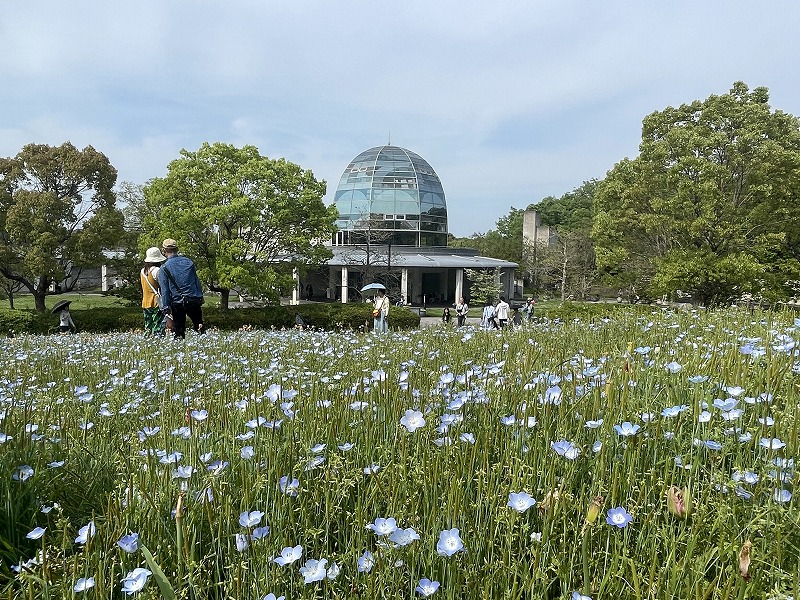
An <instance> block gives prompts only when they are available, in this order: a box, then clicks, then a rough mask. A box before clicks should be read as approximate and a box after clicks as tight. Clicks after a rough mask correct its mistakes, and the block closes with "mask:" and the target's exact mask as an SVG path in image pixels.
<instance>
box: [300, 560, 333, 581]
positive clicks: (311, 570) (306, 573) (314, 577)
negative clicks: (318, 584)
mask: <svg viewBox="0 0 800 600" xmlns="http://www.w3.org/2000/svg"><path fill="white" fill-rule="evenodd" d="M327 564H328V560H327V559H325V558H321V559H319V560H308V561H306V564H305V565H303V566H302V567H300V574H301V575H302V576H303V582H304V583H306V584H309V583H314V582H315V581H322V580H323V579H325V575H327V573H328V572H327V570H326V569H325V566H326V565H327Z"/></svg>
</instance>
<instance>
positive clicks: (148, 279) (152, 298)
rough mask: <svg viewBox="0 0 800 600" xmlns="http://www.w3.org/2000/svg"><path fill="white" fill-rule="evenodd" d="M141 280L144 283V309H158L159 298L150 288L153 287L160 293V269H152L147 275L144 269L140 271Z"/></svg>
mask: <svg viewBox="0 0 800 600" xmlns="http://www.w3.org/2000/svg"><path fill="white" fill-rule="evenodd" d="M139 279H140V280H141V283H142V308H158V296H157V295H156V294H155V293H154V292H153V290H152V289H151V288H150V286H151V285H152V286H153V288H155V290H156V292H157V291H159V287H158V267H150V270H148V271H147V274H146V275H145V272H144V269H142V270H141V271H139ZM148 283H149V284H150V285H148Z"/></svg>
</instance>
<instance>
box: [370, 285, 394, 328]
mask: <svg viewBox="0 0 800 600" xmlns="http://www.w3.org/2000/svg"><path fill="white" fill-rule="evenodd" d="M390 304H391V303H390V302H389V298H387V297H386V290H378V291H377V293H376V294H375V306H374V307H373V310H372V330H373V331H374V332H375V333H386V332H387V331H389V323H388V321H387V318H388V317H389V305H390Z"/></svg>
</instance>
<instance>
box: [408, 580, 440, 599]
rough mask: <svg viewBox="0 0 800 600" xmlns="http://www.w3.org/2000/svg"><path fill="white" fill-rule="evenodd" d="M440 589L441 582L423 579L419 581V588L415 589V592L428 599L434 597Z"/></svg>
mask: <svg viewBox="0 0 800 600" xmlns="http://www.w3.org/2000/svg"><path fill="white" fill-rule="evenodd" d="M438 589H439V582H438V581H431V580H430V579H428V578H427V577H423V578H422V579H420V580H419V583H418V584H417V587H415V588H414V591H415V592H417V593H418V594H419V595H420V596H422V597H423V598H427V597H429V596H433V595H434V594H435V593H436V590H438Z"/></svg>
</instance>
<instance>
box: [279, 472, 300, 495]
mask: <svg viewBox="0 0 800 600" xmlns="http://www.w3.org/2000/svg"><path fill="white" fill-rule="evenodd" d="M278 485H279V486H280V488H281V492H283V493H284V494H286V495H287V496H297V494H298V493H299V492H298V490H299V489H300V482H299V481H297V479H292V480H291V481H289V477H288V476H287V475H284V476H283V477H281V478H280V481H278Z"/></svg>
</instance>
